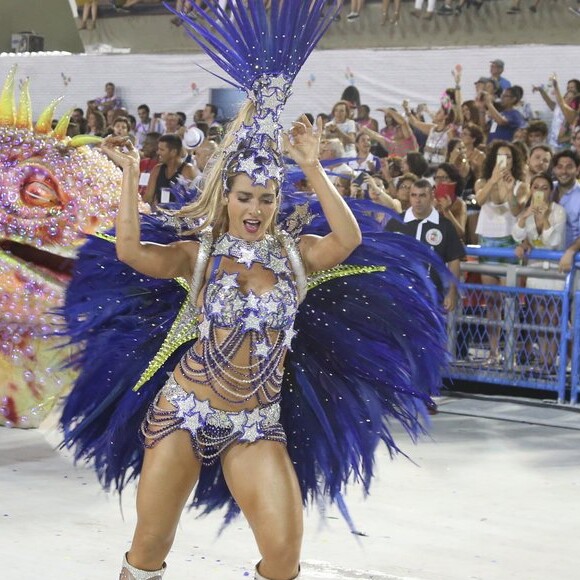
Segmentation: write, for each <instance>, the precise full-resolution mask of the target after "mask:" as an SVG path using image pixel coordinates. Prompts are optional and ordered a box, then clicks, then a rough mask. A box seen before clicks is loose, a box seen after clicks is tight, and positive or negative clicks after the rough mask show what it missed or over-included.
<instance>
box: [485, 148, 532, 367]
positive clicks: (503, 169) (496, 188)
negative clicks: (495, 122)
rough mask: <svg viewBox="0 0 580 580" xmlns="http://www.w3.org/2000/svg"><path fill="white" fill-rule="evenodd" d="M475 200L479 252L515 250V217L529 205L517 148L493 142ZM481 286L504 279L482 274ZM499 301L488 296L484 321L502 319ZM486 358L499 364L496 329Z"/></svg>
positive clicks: (490, 332) (491, 332)
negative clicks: (513, 233) (497, 249)
mask: <svg viewBox="0 0 580 580" xmlns="http://www.w3.org/2000/svg"><path fill="white" fill-rule="evenodd" d="M475 200H476V201H477V203H478V205H479V206H480V207H481V211H480V213H479V218H478V220H477V228H476V230H475V232H476V234H478V236H479V243H480V245H481V247H482V248H515V246H516V242H515V240H514V239H513V237H512V230H513V227H514V224H515V223H516V217H517V216H518V215H519V214H520V213H521V211H522V210H523V208H524V206H525V204H526V202H527V201H528V186H527V185H526V183H525V181H524V164H523V160H522V158H521V156H520V153H519V151H518V149H517V148H516V147H514V146H513V145H512V144H511V143H508V142H506V141H494V142H493V143H492V145H491V147H490V150H489V152H488V154H487V156H486V159H485V163H484V165H483V177H482V178H481V179H479V180H478V181H477V182H476V183H475ZM506 261H509V260H505V259H501V258H500V259H490V258H480V262H487V263H496V264H497V263H500V262H504V263H505V262H506ZM481 280H482V282H483V284H493V285H496V286H497V285H503V284H505V279H503V278H500V277H499V276H497V275H491V274H483V275H482V276H481ZM501 307H502V304H501V297H499V296H497V295H495V294H493V293H492V294H490V296H489V297H488V302H487V318H488V320H490V321H492V322H497V321H499V320H500V319H501ZM487 332H488V337H489V358H488V359H487V361H486V363H485V364H487V365H495V364H498V363H500V362H501V360H502V357H501V354H500V353H499V339H500V334H501V330H500V328H499V326H496V325H490V326H489V327H488V330H487Z"/></svg>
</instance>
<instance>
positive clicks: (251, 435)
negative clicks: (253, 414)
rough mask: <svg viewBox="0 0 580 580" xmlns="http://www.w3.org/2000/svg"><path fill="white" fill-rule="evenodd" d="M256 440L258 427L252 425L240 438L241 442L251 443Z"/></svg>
mask: <svg viewBox="0 0 580 580" xmlns="http://www.w3.org/2000/svg"><path fill="white" fill-rule="evenodd" d="M257 438H258V426H257V425H252V427H250V428H249V429H246V430H245V432H244V434H243V435H242V436H241V437H240V440H242V441H249V442H250V443H253V442H254V441H255V440H256V439H257Z"/></svg>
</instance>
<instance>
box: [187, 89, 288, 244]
mask: <svg viewBox="0 0 580 580" xmlns="http://www.w3.org/2000/svg"><path fill="white" fill-rule="evenodd" d="M255 114H256V107H255V105H254V103H253V102H252V101H251V100H249V99H248V100H247V101H246V102H245V103H244V104H243V105H242V107H241V108H240V110H239V111H238V114H237V116H236V117H235V119H234V120H233V121H232V122H231V123H230V124H229V126H228V130H227V132H226V136H225V138H224V140H223V141H222V142H221V144H220V146H219V149H218V150H217V151H216V152H215V153H214V154H213V156H212V158H211V159H210V161H209V163H208V165H207V167H206V171H204V175H203V181H202V187H201V193H200V195H199V197H198V198H197V199H196V200H195V201H194V202H192V203H190V204H188V205H186V206H185V207H183V208H182V209H181V210H179V211H178V212H177V213H176V215H177V217H184V218H185V217H187V218H190V219H194V220H200V224H199V225H198V226H196V227H195V228H193V229H191V230H189V231H187V232H184V233H185V234H196V233H199V232H200V231H201V230H203V229H205V228H207V227H211V228H212V229H213V233H214V237H216V236H219V235H221V234H223V233H225V232H227V230H228V228H229V217H228V208H227V204H226V203H224V199H225V197H226V196H227V194H228V192H229V190H230V188H231V187H232V183H233V180H234V179H235V177H236V176H237V175H240V174H241V173H240V172H239V171H237V170H236V168H235V159H236V158H234V159H232V157H231V156H229V155H226V154H225V151H227V149H228V147H229V146H230V145H232V143H234V140H235V133H236V132H237V131H238V129H240V128H241V126H242V125H252V124H253V122H254V116H255ZM224 172H227V174H226V178H225V179H224ZM224 184H225V187H224ZM277 217H278V209H276V212H275V213H274V216H273V218H272V222H271V223H270V226H269V228H268V233H271V234H273V233H274V228H275V225H276V221H277Z"/></svg>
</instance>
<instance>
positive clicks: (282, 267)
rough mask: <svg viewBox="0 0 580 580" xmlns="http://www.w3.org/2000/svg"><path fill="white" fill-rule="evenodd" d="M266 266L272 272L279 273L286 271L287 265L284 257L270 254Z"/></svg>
mask: <svg viewBox="0 0 580 580" xmlns="http://www.w3.org/2000/svg"><path fill="white" fill-rule="evenodd" d="M268 267H269V268H270V269H271V270H272V272H274V274H281V273H282V272H287V271H288V266H287V264H286V260H285V259H284V258H278V257H277V256H272V257H271V258H270V263H269V264H268Z"/></svg>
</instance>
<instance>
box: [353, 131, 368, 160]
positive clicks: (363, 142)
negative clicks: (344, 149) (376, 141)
mask: <svg viewBox="0 0 580 580" xmlns="http://www.w3.org/2000/svg"><path fill="white" fill-rule="evenodd" d="M356 149H357V151H358V153H359V155H360V156H361V157H362V156H363V155H364V156H365V157H366V156H367V155H368V154H369V153H370V152H371V139H370V137H369V136H368V135H361V136H360V137H359V138H358V141H357V142H356Z"/></svg>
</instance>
